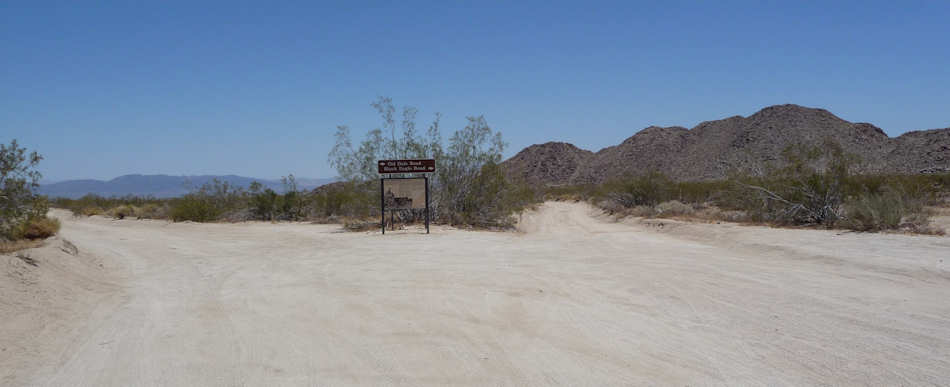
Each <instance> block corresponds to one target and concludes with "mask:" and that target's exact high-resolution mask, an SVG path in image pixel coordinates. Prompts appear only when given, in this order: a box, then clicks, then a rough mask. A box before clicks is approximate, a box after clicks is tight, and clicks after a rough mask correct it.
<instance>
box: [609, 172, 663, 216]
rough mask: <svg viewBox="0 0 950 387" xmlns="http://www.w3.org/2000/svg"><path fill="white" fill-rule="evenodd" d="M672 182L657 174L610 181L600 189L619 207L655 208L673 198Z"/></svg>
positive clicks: (652, 173)
mask: <svg viewBox="0 0 950 387" xmlns="http://www.w3.org/2000/svg"><path fill="white" fill-rule="evenodd" d="M673 186H674V184H673V181H672V180H670V179H669V178H668V177H666V176H664V175H663V174H661V173H659V172H650V173H647V174H644V175H640V176H632V177H626V178H622V179H617V180H611V181H608V182H607V183H605V184H604V185H603V187H602V191H603V195H604V196H605V197H607V198H609V199H610V200H613V201H615V202H617V203H619V204H620V205H622V206H624V207H627V208H632V207H636V206H655V205H657V204H659V203H661V202H663V201H666V200H671V199H672V197H673V192H674V189H673Z"/></svg>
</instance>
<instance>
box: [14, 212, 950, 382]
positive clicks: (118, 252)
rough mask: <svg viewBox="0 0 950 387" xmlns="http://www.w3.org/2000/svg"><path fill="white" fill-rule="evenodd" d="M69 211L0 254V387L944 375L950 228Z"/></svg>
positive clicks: (948, 350) (566, 216) (949, 373)
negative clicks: (305, 219) (348, 222)
mask: <svg viewBox="0 0 950 387" xmlns="http://www.w3.org/2000/svg"><path fill="white" fill-rule="evenodd" d="M57 214H58V216H60V217H62V219H63V221H64V227H63V231H62V238H63V239H66V240H68V241H71V242H72V243H73V244H75V245H76V246H77V247H78V250H79V253H78V254H72V253H70V252H69V251H68V250H69V249H67V248H63V247H62V243H63V242H62V241H61V240H57V241H53V242H51V244H50V245H49V246H47V247H44V248H41V249H37V250H35V251H32V252H30V253H31V254H32V257H33V258H32V259H34V260H35V263H36V264H37V265H36V266H33V265H31V264H30V265H27V264H24V263H23V262H26V261H23V260H21V259H17V258H15V257H12V256H3V258H4V259H3V261H0V264H3V265H6V266H4V267H3V272H0V277H2V278H0V290H3V291H4V294H3V298H4V300H3V301H2V303H0V312H3V313H4V320H3V321H2V322H0V324H2V325H3V326H2V328H0V383H2V384H5V385H70V386H73V385H89V386H128V385H229V386H230V385H353V384H358V385H394V384H399V385H448V384H467V385H524V384H530V385H549V384H558V385H629V384H635V385H639V384H653V385H686V384H693V385H695V384H700V385H707V384H731V385H749V384H768V385H803V384H873V385H898V384H905V385H920V384H942V385H946V384H948V383H950V238H948V237H926V236H903V235H874V234H859V233H844V234H841V233H836V232H832V231H815V230H779V229H768V228H761V227H742V226H735V225H701V224H680V223H677V222H661V223H662V225H660V224H659V223H656V222H653V223H642V222H628V223H627V224H625V223H612V222H610V221H609V220H607V219H604V218H602V217H599V216H597V215H595V214H593V212H592V210H591V209H590V208H588V207H587V206H585V205H582V204H568V203H547V204H545V205H544V206H542V207H541V209H540V210H539V211H538V212H535V213H531V214H527V215H525V217H524V220H523V222H522V225H521V229H522V231H523V232H521V233H494V232H468V231H459V230H453V229H448V228H441V227H437V228H434V229H433V234H432V235H420V234H417V233H412V232H401V233H387V235H386V236H385V237H383V236H380V235H378V233H343V232H339V231H338V230H339V227H337V226H323V225H309V224H267V223H246V224H169V223H166V222H159V221H136V220H122V221H114V220H108V219H104V218H98V217H94V218H87V219H76V218H72V217H71V216H67V215H65V214H64V213H61V212H60V213H57ZM14 269H15V270H14ZM14 271H15V272H16V273H17V274H11V273H13V272H14ZM38 289H39V290H38ZM8 316H16V317H13V318H8Z"/></svg>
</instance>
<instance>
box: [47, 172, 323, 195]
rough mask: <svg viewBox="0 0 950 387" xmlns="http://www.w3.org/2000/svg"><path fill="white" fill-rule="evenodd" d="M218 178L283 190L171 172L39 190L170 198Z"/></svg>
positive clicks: (312, 183) (317, 182) (313, 183)
mask: <svg viewBox="0 0 950 387" xmlns="http://www.w3.org/2000/svg"><path fill="white" fill-rule="evenodd" d="M214 179H218V180H220V181H224V182H227V183H228V184H231V185H234V186H238V187H242V188H247V187H248V186H249V185H250V184H251V183H252V182H255V181H257V182H260V183H261V184H263V185H264V186H265V187H267V188H271V189H274V190H276V191H282V190H283V185H282V184H281V182H280V180H275V179H255V178H252V177H244V176H235V175H224V176H215V175H202V176H169V175H124V176H119V177H117V178H115V179H112V180H108V181H103V180H89V179H87V180H66V181H61V182H57V183H46V184H41V185H40V189H39V193H40V194H43V195H47V196H50V197H66V198H78V197H81V196H84V195H87V194H96V195H99V196H125V195H137V196H154V197H157V198H168V197H175V196H181V195H184V194H186V193H188V192H189V191H190V190H191V189H192V187H200V186H202V185H204V184H206V183H210V182H212V181H214ZM333 181H336V179H306V178H298V179H297V187H298V189H300V190H309V189H313V188H316V187H318V186H321V185H323V184H327V183H332V182H333Z"/></svg>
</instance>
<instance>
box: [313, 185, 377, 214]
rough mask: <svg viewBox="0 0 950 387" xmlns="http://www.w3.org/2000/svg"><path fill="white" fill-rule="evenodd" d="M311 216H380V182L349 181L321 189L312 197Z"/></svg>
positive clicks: (315, 191)
mask: <svg viewBox="0 0 950 387" xmlns="http://www.w3.org/2000/svg"><path fill="white" fill-rule="evenodd" d="M309 201H310V204H309V205H308V208H309V214H310V215H309V216H310V217H311V218H312V219H320V220H325V219H327V218H330V217H347V218H360V219H362V218H367V217H378V216H379V181H378V180H370V181H365V182H356V181H347V182H337V183H333V184H328V185H325V186H323V187H319V188H317V189H316V190H314V192H313V193H312V194H311V195H310V197H309Z"/></svg>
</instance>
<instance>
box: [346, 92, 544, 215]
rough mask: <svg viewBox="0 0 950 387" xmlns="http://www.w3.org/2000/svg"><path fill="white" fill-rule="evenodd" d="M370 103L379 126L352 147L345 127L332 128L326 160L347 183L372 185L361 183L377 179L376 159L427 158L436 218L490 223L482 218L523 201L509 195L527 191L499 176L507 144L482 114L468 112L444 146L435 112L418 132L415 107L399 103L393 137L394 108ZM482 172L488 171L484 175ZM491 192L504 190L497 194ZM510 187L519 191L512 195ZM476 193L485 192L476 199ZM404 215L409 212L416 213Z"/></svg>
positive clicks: (386, 101) (388, 102) (384, 101)
mask: <svg viewBox="0 0 950 387" xmlns="http://www.w3.org/2000/svg"><path fill="white" fill-rule="evenodd" d="M372 106H373V108H375V109H376V111H377V112H378V113H379V115H380V118H381V119H382V121H383V124H382V128H377V129H373V130H371V131H369V132H368V133H367V135H366V137H365V139H364V140H363V141H362V142H361V143H359V145H358V146H355V145H354V143H353V141H352V140H351V137H350V129H349V128H348V127H346V126H339V127H337V132H336V144H335V145H334V147H333V149H332V150H331V152H330V155H329V162H330V165H331V166H333V167H334V168H336V170H337V173H339V175H340V176H341V177H342V178H343V179H345V180H347V181H350V182H353V183H354V184H352V185H351V187H364V188H370V189H372V188H371V185H366V184H360V183H361V182H367V181H370V180H374V179H377V178H379V174H378V173H377V166H376V162H377V160H381V159H389V158H408V159H421V158H432V159H435V160H436V165H437V168H436V173H434V174H432V175H430V176H429V185H430V192H431V194H430V209H431V211H432V215H433V217H434V218H435V219H439V220H442V221H445V222H452V223H457V222H463V223H478V224H493V222H492V221H488V220H485V219H483V218H486V217H494V218H497V217H501V216H507V214H509V213H510V212H512V211H513V210H515V209H517V204H516V203H521V202H523V200H521V199H518V200H514V199H511V200H509V199H510V198H512V197H515V196H517V197H519V198H522V197H526V195H524V192H523V190H519V189H518V188H520V187H515V186H514V185H512V184H508V183H507V182H505V181H504V174H503V171H502V170H501V167H500V166H499V165H498V164H499V163H500V162H501V158H502V152H503V151H504V149H505V146H506V144H505V142H504V141H503V140H502V136H501V133H500V132H497V131H495V130H493V129H492V128H491V127H490V126H489V125H488V122H487V121H486V120H485V117H483V116H477V117H467V119H468V124H467V125H466V126H465V127H464V128H462V129H460V130H458V131H456V132H454V133H453V134H452V136H450V137H449V139H448V143H447V145H445V146H444V145H443V140H442V135H441V132H440V129H441V128H440V121H441V118H442V116H441V115H440V114H438V113H436V115H435V119H434V120H433V122H432V124H431V125H430V126H429V128H428V129H427V130H426V131H425V134H424V135H423V134H421V133H418V131H417V130H416V115H417V113H418V111H417V110H416V109H415V108H413V107H405V108H403V109H402V120H401V122H400V125H399V126H401V129H402V135H401V136H397V135H396V128H397V123H396V120H395V118H394V114H395V111H396V109H395V108H394V107H393V105H392V100H390V99H389V98H380V99H378V100H377V101H376V102H374V103H373V104H372ZM387 137H388V138H387ZM486 166H490V167H488V168H485V167H486ZM485 174H490V175H491V176H483V175H485ZM499 179H500V180H499ZM489 182H490V183H491V184H492V185H491V187H492V188H491V189H488V190H485V189H484V188H485V187H481V185H482V184H485V183H489ZM502 183H504V184H502ZM495 191H498V192H502V191H503V192H504V193H505V194H504V195H499V194H497V192H495ZM492 192H494V193H492ZM515 192H517V193H518V195H514V193H515ZM479 195H481V196H484V197H480V198H477V200H476V196H479ZM473 206H478V207H479V208H478V209H475V208H474V207H473ZM499 214H505V215H499ZM405 215H406V216H409V215H412V216H413V217H414V216H416V215H418V214H415V213H412V214H408V213H407V214H405ZM495 223H497V222H495Z"/></svg>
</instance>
